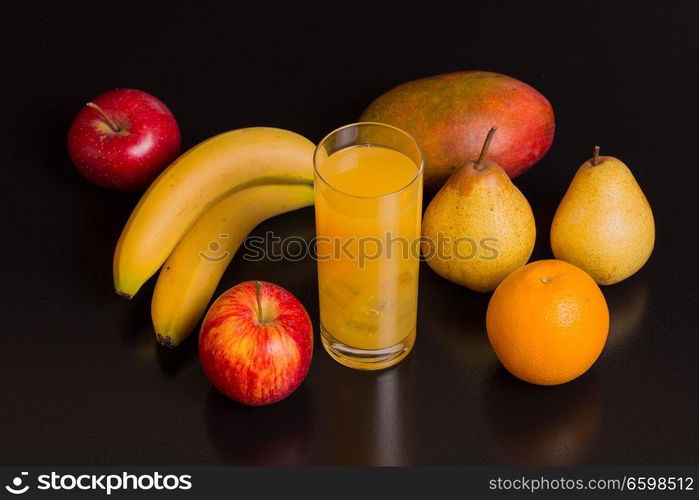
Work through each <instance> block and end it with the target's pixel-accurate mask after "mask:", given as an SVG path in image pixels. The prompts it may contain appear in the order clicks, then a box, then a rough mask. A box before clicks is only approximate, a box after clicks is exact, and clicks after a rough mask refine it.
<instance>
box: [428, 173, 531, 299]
mask: <svg viewBox="0 0 699 500" xmlns="http://www.w3.org/2000/svg"><path fill="white" fill-rule="evenodd" d="M485 165H486V166H485V168H484V169H483V170H480V171H479V170H476V169H475V168H474V162H472V161H471V162H468V163H467V164H466V165H463V166H461V167H460V168H459V169H458V170H457V171H456V172H455V173H454V175H452V176H451V177H449V180H447V182H446V184H445V185H444V186H443V187H442V189H440V190H439V192H438V193H437V194H436V195H435V197H434V198H432V201H431V202H430V204H429V206H428V207H427V210H426V211H425V216H424V217H423V220H422V235H423V243H422V254H423V257H424V259H425V261H426V262H427V264H428V265H429V266H430V267H431V268H432V270H433V271H435V272H436V273H437V274H439V275H440V276H442V277H443V278H446V279H448V280H449V281H453V282H454V283H458V284H460V285H463V286H465V287H467V288H470V289H471V290H474V291H476V292H491V291H493V290H495V288H497V286H498V285H499V284H500V282H502V280H504V279H505V278H506V277H507V276H509V274H510V273H511V272H512V271H514V270H515V269H517V268H519V267H521V266H523V265H524V264H526V263H527V262H528V261H529V257H531V254H532V251H533V250H534V243H535V241H536V224H535V222H534V214H533V213H532V209H531V206H530V205H529V202H528V201H527V199H526V198H525V197H524V195H523V194H522V192H521V191H520V190H519V189H517V187H516V186H515V185H514V184H513V183H512V181H511V180H510V179H509V177H508V176H507V173H505V171H504V170H503V169H502V168H500V166H498V165H497V164H496V163H494V162H492V161H489V160H486V161H485ZM464 238H467V240H464ZM440 240H441V241H444V242H445V243H443V244H441V243H438V242H439V241H440ZM457 241H464V243H463V244H459V245H456V244H455V243H456V242H457ZM474 243H475V245H474ZM440 245H441V249H439V248H438V247H439V246H440ZM474 246H475V248H474ZM459 255H461V256H467V257H469V258H459Z"/></svg>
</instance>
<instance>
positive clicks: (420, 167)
mask: <svg viewBox="0 0 699 500" xmlns="http://www.w3.org/2000/svg"><path fill="white" fill-rule="evenodd" d="M369 125H374V126H379V127H385V128H387V129H392V130H395V131H396V132H398V133H400V134H403V135H404V136H405V137H407V138H408V139H409V140H410V142H412V143H413V144H415V147H416V148H417V151H418V153H419V155H420V164H419V165H417V167H418V168H417V170H416V171H415V176H414V177H413V178H412V179H411V180H410V182H408V183H407V184H405V185H404V186H403V187H401V188H400V189H396V190H395V191H391V192H390V193H386V194H380V195H375V196H360V195H356V194H352V193H348V192H346V191H343V190H342V189H339V188H337V187H335V186H333V185H332V184H331V183H329V182H328V181H327V180H326V179H325V178H324V177H323V176H322V175H321V174H320V172H319V171H318V161H317V158H318V151H319V150H320V146H321V145H322V144H323V143H324V142H325V141H326V140H328V139H329V138H330V136H332V135H334V134H337V133H338V132H340V131H342V130H345V129H347V128H350V127H361V126H369ZM343 149H344V148H343ZM338 151H340V150H339V149H338ZM396 151H397V150H396ZM398 152H399V153H402V154H405V153H403V152H402V151H398ZM424 167H425V155H424V153H423V152H422V148H421V147H420V144H419V143H418V142H417V140H416V139H415V138H414V137H413V136H412V135H411V134H409V133H408V132H406V131H405V130H403V129H401V128H398V127H395V126H393V125H389V124H387V123H381V122H355V123H349V124H347V125H343V126H342V127H338V128H336V129H335V130H332V131H331V132H330V133H328V134H326V135H325V137H323V138H322V139H321V140H320V142H319V143H318V145H316V148H315V150H314V151H313V172H314V173H315V174H316V175H317V176H318V178H319V179H320V180H321V181H322V182H323V184H325V185H326V186H328V187H329V188H331V189H333V190H335V191H337V192H338V193H340V194H343V195H345V196H349V197H351V198H359V199H365V200H378V199H381V198H387V197H389V196H395V195H397V194H398V193H400V192H402V191H405V190H406V189H408V188H409V187H410V186H412V185H413V184H415V182H417V181H418V180H419V179H420V176H421V175H422V171H423V170H424Z"/></svg>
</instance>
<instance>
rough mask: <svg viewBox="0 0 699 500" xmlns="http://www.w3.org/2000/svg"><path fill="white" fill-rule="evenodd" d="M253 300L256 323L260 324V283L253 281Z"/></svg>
mask: <svg viewBox="0 0 699 500" xmlns="http://www.w3.org/2000/svg"><path fill="white" fill-rule="evenodd" d="M253 285H255V299H256V300H257V321H258V322H260V323H262V302H261V301H260V288H261V286H260V282H259V281H255V282H254V283H253Z"/></svg>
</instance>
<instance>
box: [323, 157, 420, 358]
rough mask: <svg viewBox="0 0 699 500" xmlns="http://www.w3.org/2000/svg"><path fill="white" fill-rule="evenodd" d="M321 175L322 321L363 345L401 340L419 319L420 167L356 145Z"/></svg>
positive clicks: (370, 347) (346, 339)
mask: <svg viewBox="0 0 699 500" xmlns="http://www.w3.org/2000/svg"><path fill="white" fill-rule="evenodd" d="M318 172H319V173H320V176H321V177H322V180H321V179H318V178H317V179H316V233H317V235H318V237H319V239H318V245H317V250H318V259H319V260H318V281H319V294H320V317H321V325H322V327H323V328H324V329H325V330H326V331H327V332H328V333H329V334H330V335H331V336H332V337H334V338H335V339H337V340H339V341H340V342H342V343H343V344H346V345H348V346H351V347H354V348H357V349H367V350H375V349H383V348H387V347H390V346H393V345H395V344H398V343H399V342H401V341H402V340H403V339H405V338H406V337H408V336H409V335H411V334H413V333H414V330H415V323H416V310H417V278H418V265H419V246H418V245H417V242H418V238H419V236H420V215H421V206H422V200H421V196H422V184H421V183H422V179H421V178H420V179H417V180H416V179H415V177H416V175H417V173H418V166H417V165H416V164H415V163H414V162H413V161H412V160H411V159H410V158H409V157H407V156H406V155H404V154H402V153H400V152H398V151H395V150H393V149H389V148H385V147H378V146H356V147H350V148H346V149H343V150H340V151H338V152H335V153H333V154H332V155H330V156H329V157H328V158H327V159H326V160H325V161H324V162H323V163H322V164H321V165H319V167H318ZM323 181H325V182H323ZM413 181H414V182H413ZM406 186H407V187H406Z"/></svg>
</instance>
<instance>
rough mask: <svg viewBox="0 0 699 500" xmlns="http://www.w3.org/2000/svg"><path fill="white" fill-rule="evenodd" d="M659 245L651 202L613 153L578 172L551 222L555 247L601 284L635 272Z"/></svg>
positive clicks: (565, 257) (556, 254) (583, 166)
mask: <svg viewBox="0 0 699 500" xmlns="http://www.w3.org/2000/svg"><path fill="white" fill-rule="evenodd" d="M654 245H655V220H654V219H653V211H652V210H651V208H650V204H649V203H648V200H647V199H646V196H645V195H644V194H643V191H642V190H641V187H640V186H639V185H638V183H637V182H636V179H635V178H634V176H633V174H632V173H631V171H630V170H629V168H628V167H627V166H626V165H625V164H624V163H623V162H621V161H620V160H618V159H616V158H613V157H611V156H600V163H599V164H598V165H596V166H593V165H592V163H591V161H590V160H588V161H586V162H585V163H583V164H582V166H581V167H580V168H579V169H578V172H577V173H576V174H575V177H574V178H573V181H572V182H571V183H570V186H569V187H568V191H567V192H566V194H565V196H564V197H563V199H562V200H561V203H560V205H559V206H558V209H557V210H556V215H555V216H554V218H553V223H552V224H551V249H552V250H553V254H554V255H555V256H556V258H557V259H559V260H564V261H566V262H569V263H571V264H574V265H576V266H578V267H579V268H581V269H583V270H584V271H585V272H587V273H588V274H589V275H590V276H592V278H593V279H594V280H595V281H596V282H597V284H599V285H613V284H614V283H618V282H619V281H622V280H624V279H626V278H628V277H629V276H631V275H632V274H634V273H636V272H637V271H638V270H639V269H641V267H643V265H644V264H645V263H646V262H647V261H648V258H649V257H650V255H651V253H652V252H653V247H654Z"/></svg>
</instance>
